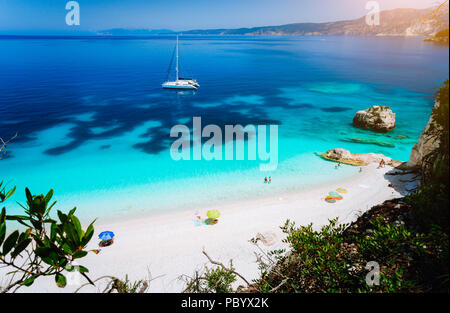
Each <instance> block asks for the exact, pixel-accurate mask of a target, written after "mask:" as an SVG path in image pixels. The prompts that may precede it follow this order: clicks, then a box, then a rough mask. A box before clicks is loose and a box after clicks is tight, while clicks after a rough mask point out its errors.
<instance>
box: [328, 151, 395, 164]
mask: <svg viewBox="0 0 450 313" xmlns="http://www.w3.org/2000/svg"><path fill="white" fill-rule="evenodd" d="M321 157H322V158H324V159H326V160H329V161H334V162H341V163H343V164H348V165H354V166H364V165H369V164H371V163H376V164H378V163H380V162H381V160H384V161H385V162H386V164H391V165H392V164H393V163H394V162H395V161H393V160H392V159H391V158H389V157H387V156H385V155H383V154H377V153H351V152H350V151H348V150H346V149H342V148H335V149H331V150H328V151H327V152H326V153H322V154H321Z"/></svg>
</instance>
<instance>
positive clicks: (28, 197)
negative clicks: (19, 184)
mask: <svg viewBox="0 0 450 313" xmlns="http://www.w3.org/2000/svg"><path fill="white" fill-rule="evenodd" d="M25 195H26V196H27V200H28V203H29V204H30V205H31V203H33V196H32V195H31V192H30V189H28V187H27V188H25Z"/></svg>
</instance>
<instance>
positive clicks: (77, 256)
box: [72, 250, 88, 259]
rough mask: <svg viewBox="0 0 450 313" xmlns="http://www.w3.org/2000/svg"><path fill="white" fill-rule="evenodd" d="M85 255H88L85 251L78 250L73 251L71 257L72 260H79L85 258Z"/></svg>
mask: <svg viewBox="0 0 450 313" xmlns="http://www.w3.org/2000/svg"><path fill="white" fill-rule="evenodd" d="M87 254H88V253H87V252H86V251H83V250H78V251H75V253H74V254H72V257H73V258H74V259H80V258H83V257H85V256H86V255H87Z"/></svg>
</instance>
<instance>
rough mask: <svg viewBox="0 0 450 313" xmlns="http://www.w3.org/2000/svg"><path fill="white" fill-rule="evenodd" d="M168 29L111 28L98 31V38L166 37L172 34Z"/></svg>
mask: <svg viewBox="0 0 450 313" xmlns="http://www.w3.org/2000/svg"><path fill="white" fill-rule="evenodd" d="M174 33H175V32H174V31H173V30H170V29H126V28H111V29H105V30H101V31H98V32H97V33H96V35H98V36H149V35H167V34H174Z"/></svg>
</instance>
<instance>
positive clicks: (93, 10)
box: [0, 0, 436, 33]
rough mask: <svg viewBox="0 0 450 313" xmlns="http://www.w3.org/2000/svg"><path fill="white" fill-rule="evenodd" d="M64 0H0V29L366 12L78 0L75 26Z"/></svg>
mask: <svg viewBox="0 0 450 313" xmlns="http://www.w3.org/2000/svg"><path fill="white" fill-rule="evenodd" d="M67 2H68V0H0V31H1V32H2V33H8V32H9V33H17V32H20V33H22V32H31V33H33V32H39V31H43V30H45V31H49V30H50V31H53V32H58V31H67V30H70V31H75V30H76V31H83V30H90V31H95V30H101V29H107V28H115V27H124V28H152V29H157V28H158V29H159V28H168V29H173V30H188V29H197V28H235V27H252V26H264V25H280V24H287V23H296V22H326V21H336V20H343V19H353V18H358V17H361V16H363V15H365V14H366V12H367V11H366V9H365V6H366V3H367V0H78V3H79V5H80V13H81V14H80V26H72V27H69V26H67V25H66V23H65V16H66V14H67V12H68V11H66V9H65V6H66V3H67ZM378 2H379V3H380V6H381V9H382V10H388V9H393V8H427V7H430V6H432V5H433V4H435V3H436V1H434V0H378Z"/></svg>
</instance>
